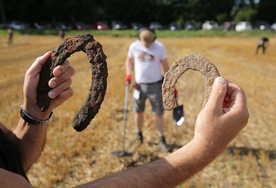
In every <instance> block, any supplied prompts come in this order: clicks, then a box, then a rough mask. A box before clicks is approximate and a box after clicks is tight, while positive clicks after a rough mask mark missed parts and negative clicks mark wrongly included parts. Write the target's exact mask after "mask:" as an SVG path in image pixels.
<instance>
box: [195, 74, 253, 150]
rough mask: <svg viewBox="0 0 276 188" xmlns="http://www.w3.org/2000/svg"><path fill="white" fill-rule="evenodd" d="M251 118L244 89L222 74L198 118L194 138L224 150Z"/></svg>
mask: <svg viewBox="0 0 276 188" xmlns="http://www.w3.org/2000/svg"><path fill="white" fill-rule="evenodd" d="M248 118H249V113H248V109H247V103H246V96H245V93H244V91H243V90H242V89H241V88H240V87H239V86H238V85H236V84H234V83H231V82H228V81H227V80H225V79H224V78H222V77H218V78H216V80H215V82H214V84H213V88H212V92H211V95H210V97H209V100H208V102H207V103H206V105H205V107H204V108H203V109H202V110H201V112H200V113H199V116H198V118H197V121H196V127H195V135H194V139H196V140H197V141H199V142H201V143H202V144H205V146H206V147H207V148H210V149H214V150H215V151H217V152H221V151H222V149H224V148H225V147H226V146H227V144H228V143H229V142H230V141H231V140H233V139H234V138H235V137H236V136H237V134H238V133H239V132H240V131H241V130H242V129H243V128H244V127H245V125H246V124H247V121H248Z"/></svg>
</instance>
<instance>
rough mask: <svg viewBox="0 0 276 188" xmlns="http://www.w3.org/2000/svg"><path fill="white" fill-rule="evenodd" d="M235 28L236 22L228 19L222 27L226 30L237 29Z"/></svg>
mask: <svg viewBox="0 0 276 188" xmlns="http://www.w3.org/2000/svg"><path fill="white" fill-rule="evenodd" d="M235 28H236V23H235V22H233V21H226V22H224V23H223V25H222V29H223V30H226V31H229V30H235Z"/></svg>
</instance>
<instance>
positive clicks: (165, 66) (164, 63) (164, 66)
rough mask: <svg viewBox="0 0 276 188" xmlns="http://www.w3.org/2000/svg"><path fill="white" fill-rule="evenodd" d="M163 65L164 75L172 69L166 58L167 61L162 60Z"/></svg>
mask: <svg viewBox="0 0 276 188" xmlns="http://www.w3.org/2000/svg"><path fill="white" fill-rule="evenodd" d="M161 64H162V67H163V70H164V73H166V72H168V71H169V69H170V67H169V63H168V59H167V58H165V59H162V60H161Z"/></svg>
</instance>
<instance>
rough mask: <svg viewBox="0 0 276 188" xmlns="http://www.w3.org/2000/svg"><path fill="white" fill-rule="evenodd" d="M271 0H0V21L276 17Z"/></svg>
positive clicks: (164, 21)
mask: <svg viewBox="0 0 276 188" xmlns="http://www.w3.org/2000/svg"><path fill="white" fill-rule="evenodd" d="M275 10H276V1H275V0H223V1H222V0H131V1H130V0H24V1H22V0H0V12H1V14H0V16H1V22H2V23H5V22H7V21H9V20H20V21H24V22H29V23H30V22H31V23H32V22H51V23H54V22H61V21H62V22H66V23H73V22H85V23H94V22H96V21H106V22H108V23H110V22H111V21H112V20H120V21H123V22H124V23H126V24H130V23H132V22H141V23H143V24H148V23H149V22H151V21H159V22H161V23H162V24H168V23H170V22H172V21H176V22H178V23H180V24H183V23H185V22H186V21H188V20H192V21H195V22H197V23H202V22H203V21H205V20H215V21H217V22H218V23H223V22H224V21H235V22H238V21H250V22H252V23H254V22H256V21H258V20H266V21H268V22H270V23H273V22H275V21H276V15H275V14H276V13H275Z"/></svg>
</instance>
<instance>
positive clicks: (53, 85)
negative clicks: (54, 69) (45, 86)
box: [49, 81, 57, 88]
mask: <svg viewBox="0 0 276 188" xmlns="http://www.w3.org/2000/svg"><path fill="white" fill-rule="evenodd" d="M56 85H57V83H56V82H54V81H52V82H50V83H49V86H50V87H51V88H54V87H56Z"/></svg>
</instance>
